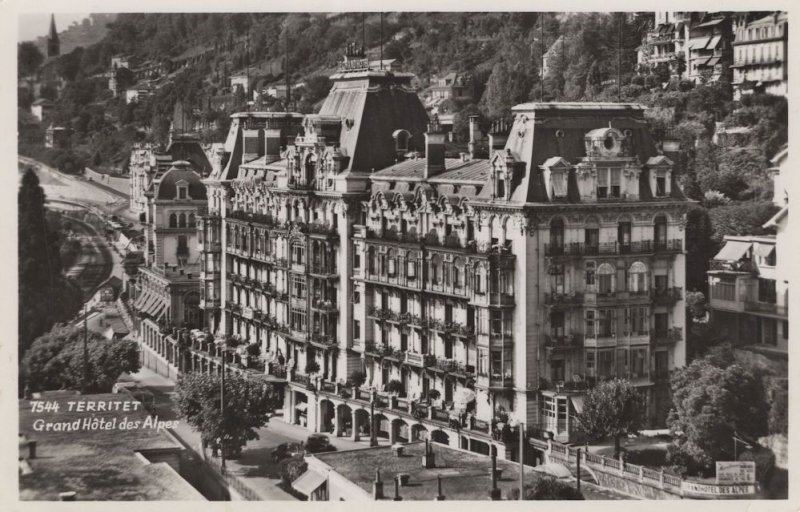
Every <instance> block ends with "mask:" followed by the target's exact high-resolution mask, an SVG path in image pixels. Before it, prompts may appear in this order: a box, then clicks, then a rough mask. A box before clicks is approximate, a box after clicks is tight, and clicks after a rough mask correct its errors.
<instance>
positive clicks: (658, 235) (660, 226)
mask: <svg viewBox="0 0 800 512" xmlns="http://www.w3.org/2000/svg"><path fill="white" fill-rule="evenodd" d="M653 238H654V239H655V243H656V249H664V248H666V245H667V218H666V217H665V216H664V215H658V216H657V217H656V218H655V220H654V222H653Z"/></svg>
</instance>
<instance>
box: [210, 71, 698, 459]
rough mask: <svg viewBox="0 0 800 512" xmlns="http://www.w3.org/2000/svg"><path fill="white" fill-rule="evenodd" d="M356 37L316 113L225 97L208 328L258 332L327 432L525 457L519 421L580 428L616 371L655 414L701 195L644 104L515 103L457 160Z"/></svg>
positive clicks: (247, 334)
mask: <svg viewBox="0 0 800 512" xmlns="http://www.w3.org/2000/svg"><path fill="white" fill-rule="evenodd" d="M349 57H350V58H349V59H348V60H347V62H346V65H343V66H342V68H341V69H340V71H339V72H338V73H336V74H334V75H333V76H332V82H333V88H332V89H331V92H330V94H329V96H328V98H327V99H326V101H325V102H324V104H323V106H322V109H321V111H320V113H319V114H315V115H307V116H305V117H303V116H300V115H298V114H286V113H256V112H244V113H240V114H235V115H234V116H233V123H232V127H231V130H230V132H229V137H228V140H227V141H226V143H225V149H224V151H225V154H224V156H223V162H225V164H224V166H223V167H221V168H220V169H218V170H215V171H214V172H212V174H211V176H210V177H209V178H208V179H206V180H204V183H205V184H206V186H207V190H208V213H207V215H205V216H203V217H201V218H200V220H199V224H198V227H199V232H200V237H201V240H200V244H201V251H202V257H201V261H202V265H203V280H204V284H203V289H202V291H201V305H202V307H203V308H204V309H205V320H206V326H207V328H208V329H209V330H210V331H211V332H213V333H215V334H216V335H218V336H224V335H228V334H238V335H239V337H240V338H241V339H243V340H246V342H247V343H249V344H256V345H257V346H259V347H260V349H261V353H262V357H264V358H265V359H266V360H268V361H273V362H274V363H275V364H270V365H268V366H267V367H266V371H267V372H268V373H273V374H274V376H275V377H278V376H283V375H285V376H286V378H287V381H288V388H287V392H286V393H285V404H284V414H285V417H286V419H287V421H290V422H292V423H295V424H300V425H303V426H306V427H307V428H309V429H310V430H314V431H327V432H333V433H335V434H336V435H346V436H351V437H352V438H353V439H358V438H360V437H361V436H364V435H367V434H368V433H369V432H370V429H371V428H373V427H372V425H374V428H375V430H376V431H377V432H376V433H377V434H378V435H384V436H388V437H389V438H390V439H391V440H393V441H394V440H417V439H421V438H426V437H427V438H430V439H433V440H436V441H438V442H443V443H446V444H449V445H451V446H454V447H459V448H466V449H470V450H472V451H476V452H480V453H488V450H489V446H490V445H495V446H496V447H499V448H503V449H501V450H500V453H501V454H503V455H504V456H505V455H506V454H507V455H508V456H513V455H512V452H513V449H512V448H511V447H512V445H513V440H512V439H511V437H512V436H509V435H508V431H509V430H508V428H507V427H509V426H511V427H515V426H516V425H518V424H524V425H525V426H526V427H529V428H530V430H531V432H532V433H535V434H541V433H543V432H550V433H552V435H553V436H554V437H556V438H558V439H562V440H572V439H575V432H574V424H573V423H574V421H573V417H574V414H575V413H576V412H579V411H580V410H581V406H582V396H583V393H584V392H585V389H586V388H587V387H588V386H591V385H593V384H594V383H595V382H597V381H598V380H600V379H605V378H611V377H614V376H621V377H626V378H629V379H631V380H632V381H633V382H634V383H635V384H636V385H637V386H640V387H641V388H642V390H643V392H645V393H646V394H647V396H648V398H649V400H648V403H649V404H650V405H649V410H648V411H649V415H650V416H649V417H650V420H651V423H652V424H654V425H657V424H662V423H663V422H664V419H665V408H668V405H669V394H668V386H667V382H666V377H667V374H668V372H669V370H670V369H671V368H674V367H676V366H681V365H683V364H684V362H685V343H684V325H685V321H684V305H683V304H684V303H683V295H682V289H681V286H682V284H683V282H684V279H685V278H684V271H685V261H684V248H683V238H684V233H683V229H684V220H683V219H684V212H685V209H686V206H687V200H686V199H685V197H684V196H683V194H682V192H681V191H680V190H679V188H678V186H677V184H676V181H675V179H674V176H673V173H672V162H671V161H670V160H669V159H668V158H666V157H665V156H663V155H659V154H658V152H657V150H656V146H655V144H654V142H653V140H652V139H651V137H650V135H649V133H648V131H647V126H646V122H645V119H644V115H643V108H642V107H639V106H637V105H629V104H606V103H575V104H572V103H547V104H525V105H519V106H517V107H515V108H514V111H513V114H514V120H513V123H502V122H501V123H498V124H496V125H495V126H494V127H493V128H492V130H491V131H490V134H489V136H490V146H491V156H490V158H489V159H478V158H475V156H476V155H469V154H464V155H462V156H461V157H460V158H446V157H445V151H444V147H445V139H446V135H445V133H444V130H442V127H441V125H440V123H439V122H438V119H437V118H435V117H434V119H433V120H429V119H428V118H427V115H426V113H425V109H424V107H423V105H422V104H421V102H420V100H419V98H418V97H417V96H416V94H415V93H414V91H413V90H412V89H411V88H410V87H409V84H410V81H411V78H412V77H411V75H409V74H405V73H387V72H386V71H381V70H376V69H372V68H371V66H370V64H369V61H367V60H366V59H365V58H363V57H361V58H359V57H358V56H357V55H351V56H349ZM473 146H474V145H473ZM358 373H361V374H363V376H364V378H365V382H364V384H363V385H362V386H360V387H359V386H354V385H353V382H352V379H353V378H354V377H355V376H356V375H357V374H358ZM370 418H372V421H371V420H370Z"/></svg>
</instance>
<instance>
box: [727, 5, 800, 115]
mask: <svg viewBox="0 0 800 512" xmlns="http://www.w3.org/2000/svg"><path fill="white" fill-rule="evenodd" d="M733 32H734V35H735V37H736V39H735V40H734V42H733V52H734V53H733V66H732V67H733V82H732V83H733V85H734V87H735V93H734V95H735V99H740V98H741V95H742V94H750V93H753V92H756V91H759V92H765V93H768V94H775V95H779V96H787V95H788V93H789V70H788V63H787V59H788V50H789V28H788V15H787V13H786V12H775V13H772V14H770V15H768V16H764V17H762V18H759V19H756V20H752V21H748V19H747V17H740V18H739V19H738V20H737V21H736V23H735V26H734V29H733Z"/></svg>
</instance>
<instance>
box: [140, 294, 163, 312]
mask: <svg viewBox="0 0 800 512" xmlns="http://www.w3.org/2000/svg"><path fill="white" fill-rule="evenodd" d="M164 305H165V302H164V300H163V299H162V298H161V297H159V296H158V295H156V294H153V300H152V301H150V302H149V303H147V305H146V306H145V310H144V312H145V313H147V314H148V315H152V316H156V313H157V312H158V310H159V309H161V308H163V307H164Z"/></svg>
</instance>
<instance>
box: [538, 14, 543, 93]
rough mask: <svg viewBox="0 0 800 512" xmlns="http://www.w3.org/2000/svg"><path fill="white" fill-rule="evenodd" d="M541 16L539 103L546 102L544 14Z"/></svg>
mask: <svg viewBox="0 0 800 512" xmlns="http://www.w3.org/2000/svg"><path fill="white" fill-rule="evenodd" d="M540 14H541V19H540V20H539V29H540V39H541V40H542V47H541V52H540V53H541V67H540V68H539V101H541V102H544V13H540Z"/></svg>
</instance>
